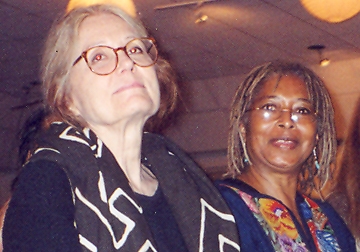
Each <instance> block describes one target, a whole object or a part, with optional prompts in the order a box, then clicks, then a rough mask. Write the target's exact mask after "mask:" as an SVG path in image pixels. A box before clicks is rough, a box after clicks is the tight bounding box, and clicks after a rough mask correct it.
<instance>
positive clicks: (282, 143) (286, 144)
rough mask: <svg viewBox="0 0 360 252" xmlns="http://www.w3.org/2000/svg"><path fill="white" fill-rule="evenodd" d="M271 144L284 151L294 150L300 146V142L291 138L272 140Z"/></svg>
mask: <svg viewBox="0 0 360 252" xmlns="http://www.w3.org/2000/svg"><path fill="white" fill-rule="evenodd" d="M270 142H271V144H272V145H274V146H275V147H278V148H282V149H294V148H295V147H296V146H297V145H298V141H297V140H295V139H290V138H276V139H272V140H271V141H270Z"/></svg>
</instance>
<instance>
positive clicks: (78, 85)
mask: <svg viewBox="0 0 360 252" xmlns="http://www.w3.org/2000/svg"><path fill="white" fill-rule="evenodd" d="M42 82H43V87H44V91H45V101H46V104H45V108H46V110H47V111H46V113H45V115H46V116H45V118H44V122H43V124H44V129H43V131H42V132H41V133H38V135H39V136H38V137H37V138H36V140H35V141H36V144H34V145H32V146H34V150H30V153H31V157H30V158H28V160H27V162H26V163H25V165H24V169H23V170H22V172H21V174H20V176H19V177H18V179H17V182H16V185H15V190H14V193H13V197H12V199H11V201H10V204H9V208H8V210H7V213H6V218H5V224H4V233H3V241H4V251H107V252H109V251H177V252H178V251H214V250H220V251H239V245H238V236H237V234H236V225H235V223H234V217H233V216H232V215H231V212H230V210H229V209H228V207H227V205H226V203H225V201H224V200H223V199H222V197H221V195H220V194H219V192H218V191H217V190H216V188H215V187H214V186H213V184H212V183H211V181H209V179H208V178H207V177H206V176H205V174H204V173H203V171H202V170H201V169H200V168H198V166H197V165H196V164H195V163H194V162H193V161H192V160H191V159H189V158H188V156H187V155H186V154H185V153H184V152H183V151H181V150H180V149H179V148H178V147H177V146H176V145H174V144H173V143H172V142H170V141H169V140H167V139H166V138H164V137H162V136H160V135H157V134H152V133H144V128H145V129H147V130H149V129H154V127H157V126H158V125H159V122H161V121H162V120H163V119H164V118H165V117H166V116H167V115H168V114H169V113H170V112H171V110H173V107H174V104H175V100H176V96H177V88H176V85H175V81H174V76H173V75H172V71H171V68H170V66H169V64H168V63H167V62H166V61H165V60H164V59H162V58H161V57H159V56H158V52H157V49H156V46H155V43H154V40H153V39H151V38H149V37H148V35H147V33H146V31H145V29H144V27H143V26H142V25H141V24H140V23H139V22H138V21H137V20H135V19H133V18H131V17H129V16H128V15H126V14H125V13H124V12H123V11H122V10H121V9H118V8H117V7H114V6H107V5H95V6H91V7H85V8H79V9H75V10H73V11H71V12H70V13H68V14H66V15H65V16H64V17H62V18H61V19H59V20H58V21H57V23H56V24H55V25H54V26H53V28H52V30H51V32H50V34H49V37H48V39H47V42H46V45H45V51H44V56H43V61H42Z"/></svg>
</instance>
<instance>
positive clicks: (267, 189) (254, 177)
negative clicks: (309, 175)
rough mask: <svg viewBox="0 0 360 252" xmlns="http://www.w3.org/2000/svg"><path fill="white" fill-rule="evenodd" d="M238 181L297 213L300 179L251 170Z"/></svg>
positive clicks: (250, 168)
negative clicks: (298, 183) (297, 194)
mask: <svg viewBox="0 0 360 252" xmlns="http://www.w3.org/2000/svg"><path fill="white" fill-rule="evenodd" d="M238 179H239V180H241V181H243V182H245V183H247V184H248V185H250V186H252V187H253V188H255V189H256V190H257V191H258V192H260V193H262V194H266V195H269V196H271V197H273V198H275V199H277V200H280V201H281V202H282V203H283V204H285V205H286V206H287V207H288V208H289V209H290V210H292V211H293V212H294V213H295V212H296V213H297V207H296V201H295V198H296V192H297V182H298V178H297V176H294V175H288V174H261V173H259V172H257V170H256V169H254V168H252V167H249V169H248V170H247V171H246V172H245V173H242V174H241V175H239V176H238Z"/></svg>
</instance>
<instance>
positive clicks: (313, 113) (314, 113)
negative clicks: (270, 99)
mask: <svg viewBox="0 0 360 252" xmlns="http://www.w3.org/2000/svg"><path fill="white" fill-rule="evenodd" d="M254 110H255V111H263V113H265V112H268V113H272V112H275V111H279V112H280V113H279V117H277V118H274V119H273V120H277V119H279V118H280V117H281V115H282V112H284V111H288V112H290V119H291V121H293V122H294V123H299V122H298V120H294V119H293V116H294V110H293V109H286V108H285V109H280V110H270V109H264V108H262V107H257V108H251V109H248V110H246V111H245V113H247V112H251V111H254ZM310 116H312V118H313V120H311V121H310V122H315V121H316V120H317V112H312V111H311V114H310ZM263 118H264V116H263ZM264 119H265V120H266V118H264Z"/></svg>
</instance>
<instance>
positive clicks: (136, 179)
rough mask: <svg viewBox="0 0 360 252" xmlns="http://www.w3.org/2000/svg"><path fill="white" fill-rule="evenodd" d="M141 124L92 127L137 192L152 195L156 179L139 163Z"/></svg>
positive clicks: (155, 187) (156, 184) (155, 186)
mask: <svg viewBox="0 0 360 252" xmlns="http://www.w3.org/2000/svg"><path fill="white" fill-rule="evenodd" d="M142 129H143V128H142V126H137V127H134V125H131V126H130V125H127V126H125V127H117V128H114V127H113V128H110V127H97V128H94V129H92V130H93V131H94V132H95V134H96V135H97V136H98V137H99V138H100V139H101V141H103V143H104V144H105V145H106V147H107V148H108V149H109V150H110V152H111V153H112V154H113V155H114V157H115V159H116V161H117V163H118V165H119V166H120V168H121V170H122V171H123V172H124V174H125V176H126V177H127V179H128V181H129V185H130V187H131V188H132V189H133V190H134V191H135V192H137V193H139V194H144V195H147V196H152V195H153V194H154V193H155V191H156V189H157V186H158V182H157V179H156V178H155V176H154V175H153V174H152V173H151V171H150V170H148V169H147V168H146V167H144V166H142V164H141V144H142V135H143V131H142Z"/></svg>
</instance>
